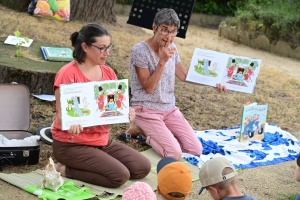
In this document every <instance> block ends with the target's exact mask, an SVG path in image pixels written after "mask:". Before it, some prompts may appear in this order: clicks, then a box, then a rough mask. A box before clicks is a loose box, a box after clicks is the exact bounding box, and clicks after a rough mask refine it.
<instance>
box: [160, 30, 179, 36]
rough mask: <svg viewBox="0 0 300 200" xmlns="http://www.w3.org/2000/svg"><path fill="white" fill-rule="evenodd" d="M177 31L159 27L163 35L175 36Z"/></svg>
mask: <svg viewBox="0 0 300 200" xmlns="http://www.w3.org/2000/svg"><path fill="white" fill-rule="evenodd" d="M177 33H178V30H175V31H169V30H168V29H166V28H165V29H161V34H162V35H163V36H167V35H169V34H170V35H171V36H172V37H175V36H176V35H177Z"/></svg>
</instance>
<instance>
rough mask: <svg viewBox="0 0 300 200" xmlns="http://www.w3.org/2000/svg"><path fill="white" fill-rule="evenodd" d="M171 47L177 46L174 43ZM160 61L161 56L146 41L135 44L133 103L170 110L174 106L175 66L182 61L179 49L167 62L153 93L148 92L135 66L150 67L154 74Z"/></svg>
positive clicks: (131, 70)
mask: <svg viewBox="0 0 300 200" xmlns="http://www.w3.org/2000/svg"><path fill="white" fill-rule="evenodd" d="M170 47H176V46H175V44H174V43H172V44H171V45H170ZM158 61H159V57H158V56H157V55H156V53H155V52H154V51H153V50H152V49H151V47H150V46H149V44H148V43H147V42H146V41H142V42H139V43H137V44H135V45H134V46H133V49H132V51H131V56H130V79H131V80H130V81H131V93H132V99H131V105H133V106H143V107H146V108H149V109H151V110H159V111H169V110H171V109H173V108H174V106H175V96H174V87H175V67H176V64H177V63H179V62H180V61H181V60H180V57H179V54H178V51H177V49H176V51H175V53H174V54H173V56H172V57H171V58H170V59H169V60H168V62H167V63H166V65H165V68H164V71H163V74H162V76H161V79H160V81H159V83H158V85H157V86H156V88H155V89H154V92H153V93H152V94H148V93H146V91H145V90H144V89H143V87H142V85H141V83H140V81H139V79H138V77H137V74H136V71H135V66H136V67H141V68H148V69H149V71H150V74H153V72H154V70H155V68H156V66H157V64H158Z"/></svg>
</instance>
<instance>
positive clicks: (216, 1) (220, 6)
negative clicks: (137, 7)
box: [117, 0, 247, 16]
mask: <svg viewBox="0 0 300 200" xmlns="http://www.w3.org/2000/svg"><path fill="white" fill-rule="evenodd" d="M133 1H134V0H117V3H121V4H129V5H131V4H132V3H133ZM140 1H149V0H140ZM150 1H153V0H150ZM170 1H172V2H174V1H175V0H170ZM178 1H179V0H178ZM246 1H247V0H229V1H224V0H195V3H194V10H193V11H194V12H196V13H204V14H209V15H223V16H233V15H234V11H235V10H236V9H237V7H238V6H239V5H242V4H243V3H244V2H246Z"/></svg>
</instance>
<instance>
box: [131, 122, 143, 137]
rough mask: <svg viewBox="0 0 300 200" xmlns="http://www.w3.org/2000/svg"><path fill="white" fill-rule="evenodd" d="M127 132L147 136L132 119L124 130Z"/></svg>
mask: <svg viewBox="0 0 300 200" xmlns="http://www.w3.org/2000/svg"><path fill="white" fill-rule="evenodd" d="M126 133H127V134H130V135H133V136H138V135H140V134H142V135H143V136H145V137H146V136H147V135H146V134H145V132H144V131H143V130H142V129H141V128H140V127H139V126H138V125H137V124H136V123H135V121H134V120H133V121H132V123H131V124H130V127H129V128H128V129H127V131H126Z"/></svg>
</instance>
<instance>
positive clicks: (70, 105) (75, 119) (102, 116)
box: [60, 79, 129, 130]
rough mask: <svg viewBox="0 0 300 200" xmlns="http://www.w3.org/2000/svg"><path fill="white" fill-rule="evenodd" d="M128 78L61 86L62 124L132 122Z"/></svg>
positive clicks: (85, 124)
mask: <svg viewBox="0 0 300 200" xmlns="http://www.w3.org/2000/svg"><path fill="white" fill-rule="evenodd" d="M128 89H129V87H128V79H121V80H108V81H93V82H85V83H72V84H62V85H60V104H61V126H62V130H68V129H69V128H70V126H71V125H73V124H81V125H82V127H89V126H96V125H106V124H117V123H127V122H129V95H128Z"/></svg>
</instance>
